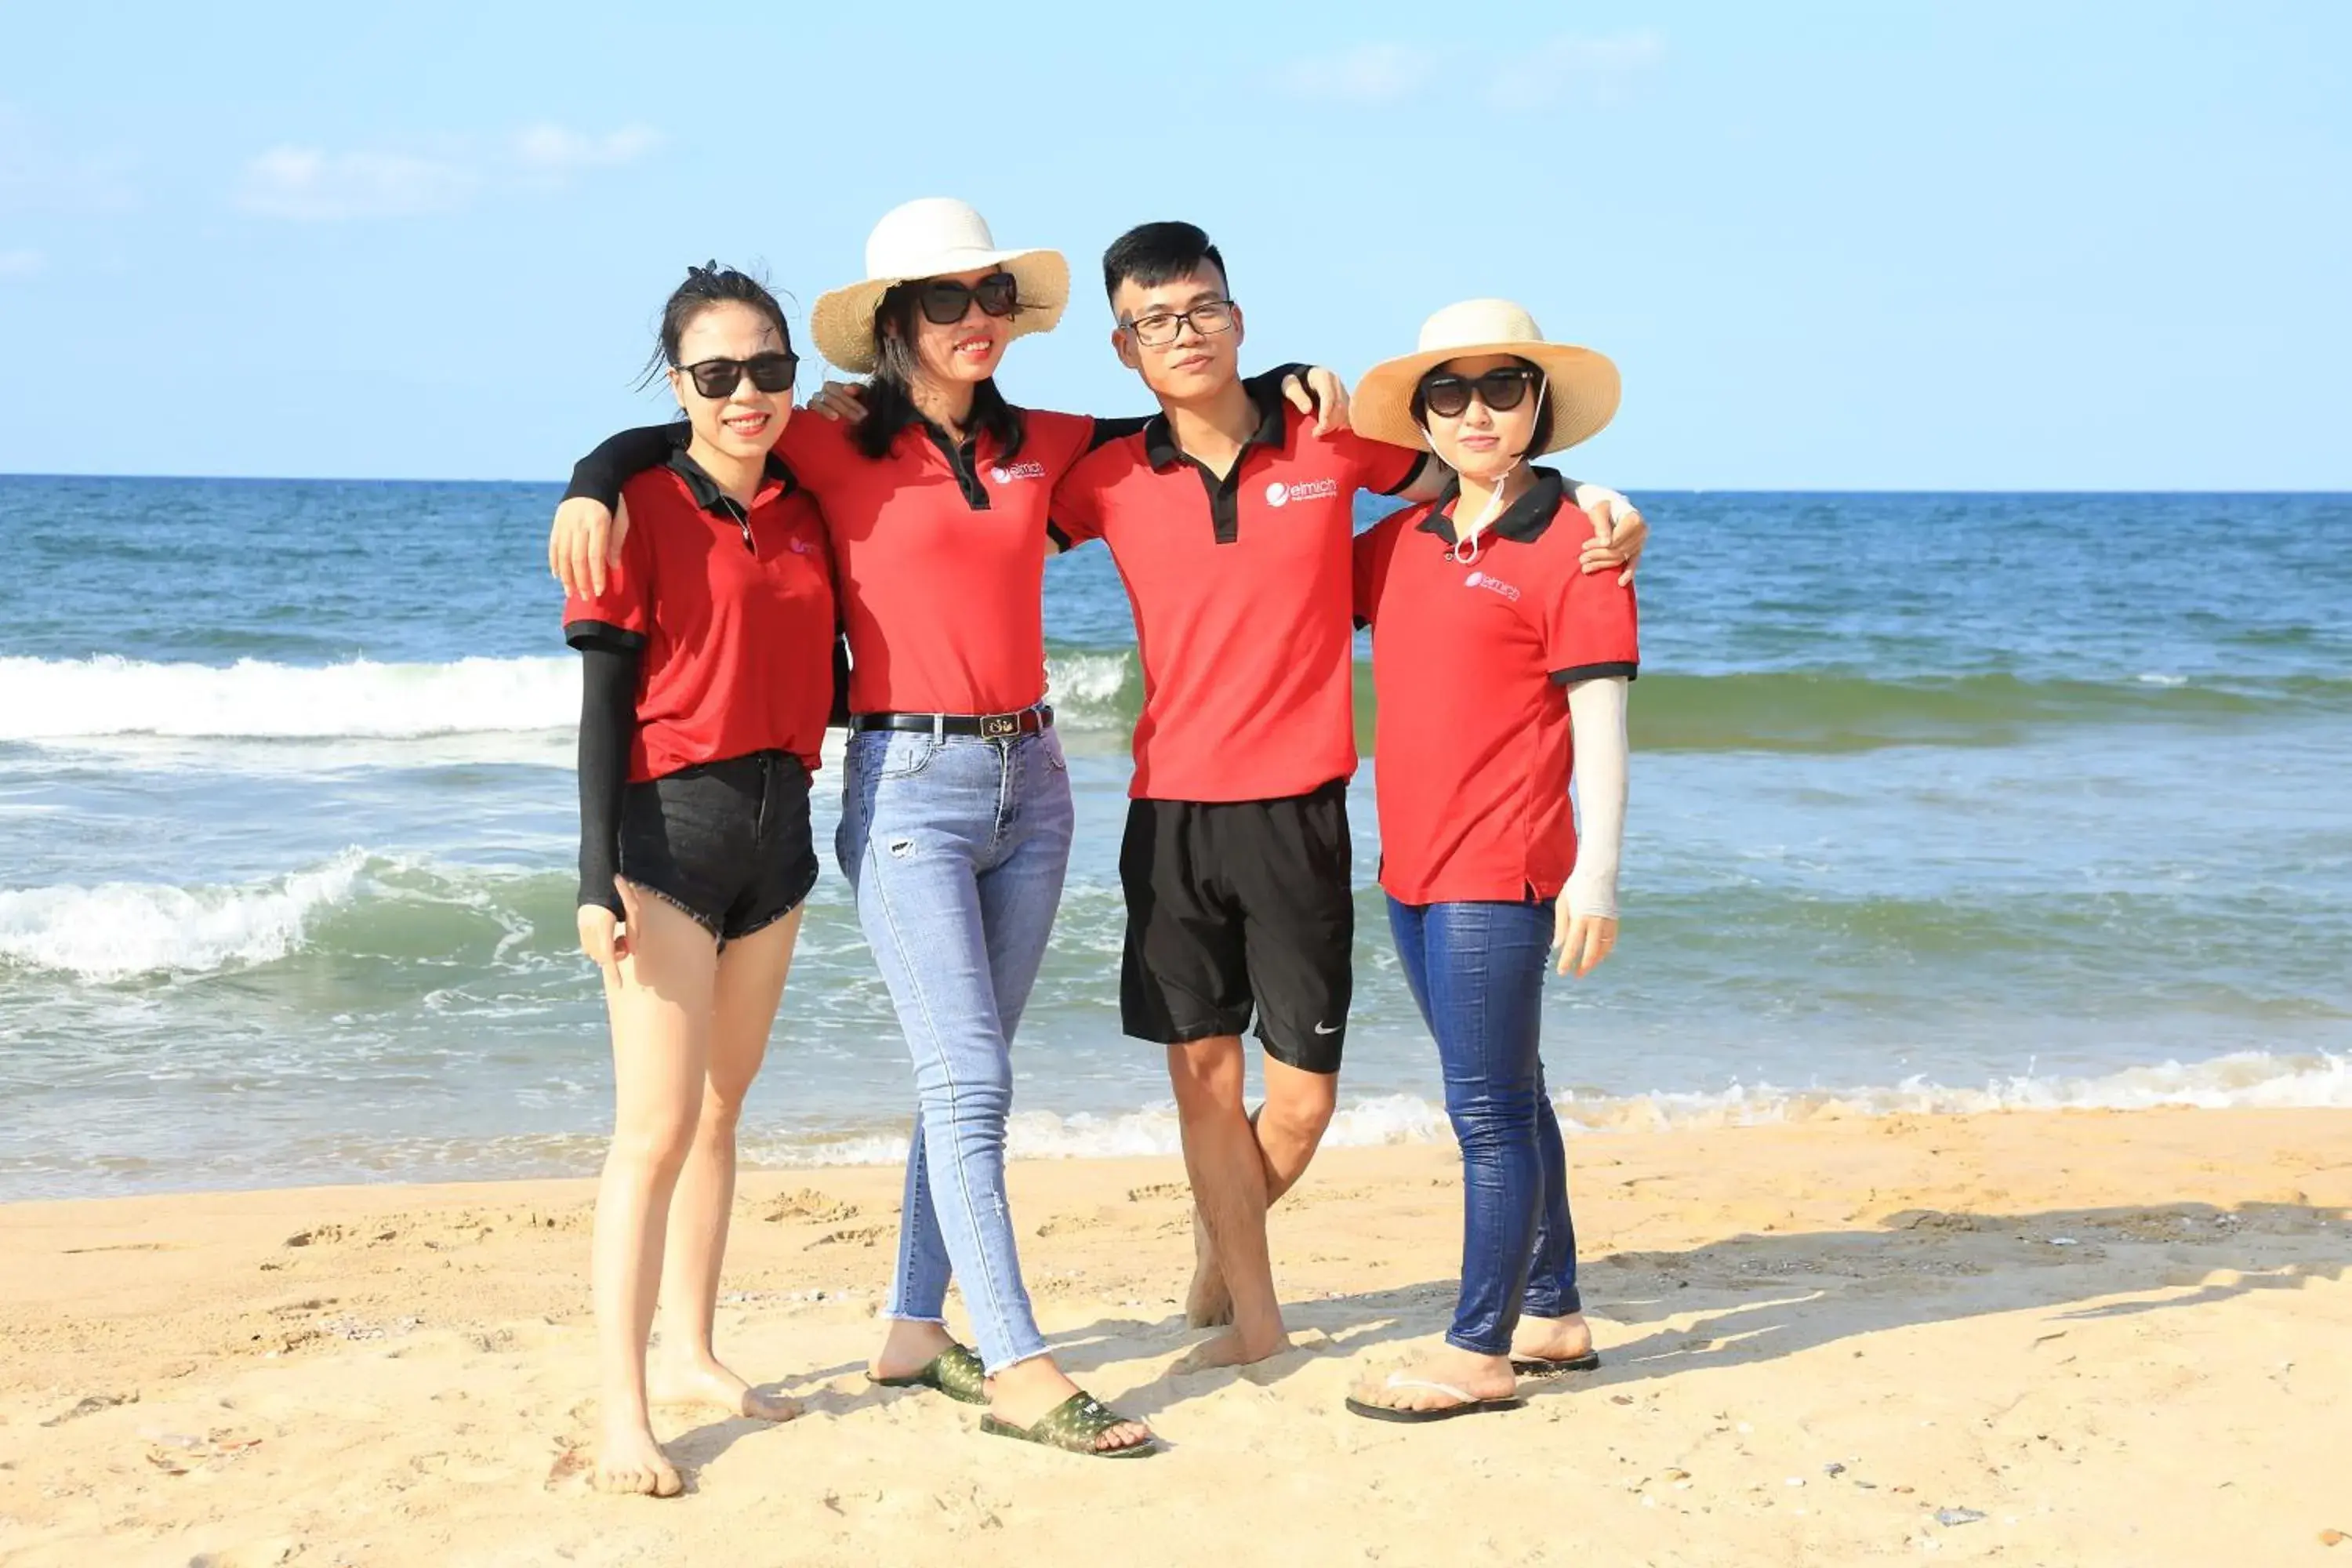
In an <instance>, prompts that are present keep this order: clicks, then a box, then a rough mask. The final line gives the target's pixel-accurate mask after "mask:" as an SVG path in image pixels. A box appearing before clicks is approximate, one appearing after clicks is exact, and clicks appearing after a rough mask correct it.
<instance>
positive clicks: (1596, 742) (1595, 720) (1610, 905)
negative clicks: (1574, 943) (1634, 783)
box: [1568, 675, 1629, 921]
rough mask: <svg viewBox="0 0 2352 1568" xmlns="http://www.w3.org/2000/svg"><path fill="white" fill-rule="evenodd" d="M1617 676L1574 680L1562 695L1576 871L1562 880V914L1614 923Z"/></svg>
mask: <svg viewBox="0 0 2352 1568" xmlns="http://www.w3.org/2000/svg"><path fill="white" fill-rule="evenodd" d="M1628 684H1629V683H1628V682H1627V680H1626V679H1625V678H1624V677H1623V676H1622V675H1612V676H1608V677H1605V678H1602V679H1595V680H1580V681H1578V682H1577V683H1576V684H1575V685H1573V686H1571V687H1570V688H1569V689H1568V713H1569V719H1570V722H1571V723H1572V724H1573V725H1574V726H1575V731H1576V815H1577V819H1578V820H1577V844H1576V869H1575V870H1574V871H1572V872H1570V874H1569V879H1568V912H1569V913H1570V914H1571V915H1599V916H1601V918H1603V919H1606V920H1612V921H1613V920H1615V919H1616V918H1617V861H1618V857H1619V855H1620V854H1621V853H1622V851H1623V849H1624V847H1625V793H1626V783H1625V774H1626V756H1627V751H1628V748H1627V744H1626V740H1625V700H1626V694H1627V693H1626V688H1627V685H1628Z"/></svg>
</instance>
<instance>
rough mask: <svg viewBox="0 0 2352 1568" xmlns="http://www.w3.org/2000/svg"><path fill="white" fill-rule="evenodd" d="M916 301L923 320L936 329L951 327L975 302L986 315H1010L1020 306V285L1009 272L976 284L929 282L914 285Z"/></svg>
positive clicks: (954, 281) (992, 274)
mask: <svg viewBox="0 0 2352 1568" xmlns="http://www.w3.org/2000/svg"><path fill="white" fill-rule="evenodd" d="M915 298H916V300H918V301H919V303H920V304H921V305H922V307H923V320H925V321H929V322H930V324H931V325H933V326H935V327H952V326H954V325H955V324H956V323H957V322H958V321H962V320H963V318H964V313H965V312H966V311H968V310H971V307H972V304H973V302H974V301H978V303H979V305H980V308H981V310H982V313H984V314H986V315H991V316H1009V315H1011V314H1013V309H1014V307H1016V306H1018V305H1019V304H1020V303H1021V281H1020V279H1017V278H1015V277H1013V274H1012V273H1010V272H992V273H990V274H989V275H988V276H987V277H985V278H983V279H981V280H980V281H979V282H977V283H959V282H957V281H956V280H955V279H952V278H932V279H926V280H925V281H924V282H922V283H920V284H919V285H917V287H916V290H915Z"/></svg>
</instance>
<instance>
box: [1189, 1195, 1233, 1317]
mask: <svg viewBox="0 0 2352 1568" xmlns="http://www.w3.org/2000/svg"><path fill="white" fill-rule="evenodd" d="M1232 1321H1234V1294H1233V1292H1232V1291H1230V1290H1228V1289H1225V1271H1224V1270H1223V1269H1222V1268H1218V1267H1217V1255H1216V1252H1215V1250H1214V1249H1213V1247H1211V1246H1210V1245H1209V1227H1208V1226H1207V1225H1206V1224H1204V1223H1202V1219H1201V1211H1200V1210H1199V1209H1197V1208H1196V1209H1194V1210H1193V1211H1192V1286H1191V1288H1190V1289H1187V1290H1186V1291H1185V1292H1184V1326H1185V1327H1186V1328H1188V1329H1222V1328H1223V1327H1224V1326H1225V1325H1226V1324H1228V1323H1230V1322H1232Z"/></svg>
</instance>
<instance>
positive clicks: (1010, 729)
mask: <svg viewBox="0 0 2352 1568" xmlns="http://www.w3.org/2000/svg"><path fill="white" fill-rule="evenodd" d="M980 732H981V734H982V735H983V736H984V737H986V738H987V739H989V740H992V741H993V740H995V739H997V738H998V737H1000V736H1003V735H1018V734H1019V733H1021V721H1020V719H1019V717H1018V716H1016V715H1013V714H1010V713H992V714H990V715H989V716H988V717H987V718H985V719H982V721H980Z"/></svg>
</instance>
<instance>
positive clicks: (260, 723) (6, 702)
mask: <svg viewBox="0 0 2352 1568" xmlns="http://www.w3.org/2000/svg"><path fill="white" fill-rule="evenodd" d="M1048 674H1049V677H1050V679H1051V681H1052V694H1051V699H1050V700H1052V701H1053V703H1054V704H1055V708H1056V709H1057V710H1059V711H1060V714H1061V717H1062V721H1063V722H1064V723H1066V724H1070V725H1073V726H1076V727H1077V728H1081V729H1086V728H1116V727H1117V726H1118V725H1120V724H1122V723H1124V722H1125V720H1124V718H1123V717H1122V713H1121V703H1122V699H1123V697H1124V694H1125V692H1126V689H1127V685H1128V683H1129V681H1130V680H1132V679H1135V666H1134V660H1133V658H1132V656H1130V655H1129V654H1126V653H1120V652H1109V651H1104V652H1075V653H1056V654H1055V656H1054V658H1052V659H1051V660H1050V661H1049V669H1048ZM579 717H580V675H579V661H578V660H577V659H575V658H564V657H561V656H559V657H555V658H461V659H456V660H453V661H451V662H449V663H446V664H379V663H376V662H374V661H373V660H368V659H358V660H354V661H352V662H351V663H347V664H330V665H320V666H307V665H289V664H268V663H264V662H262V661H260V660H257V659H240V660H238V661H237V662H236V663H235V664H232V665H228V666H226V667H223V666H219V665H210V664H176V663H173V664H166V663H153V662H149V661H145V660H140V659H129V658H121V657H120V656H117V655H113V654H102V655H100V656H99V657H97V658H86V659H47V658H0V741H42V742H59V741H63V742H74V741H92V740H98V739H102V738H108V737H150V736H153V737H163V738H167V739H200V740H215V739H217V740H324V739H332V738H338V737H350V738H354V739H374V740H398V739H412V738H419V737H431V736H451V735H471V734H505V733H516V732H529V731H550V730H567V729H570V728H571V727H572V725H573V724H575V723H577V722H578V721H579Z"/></svg>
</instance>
